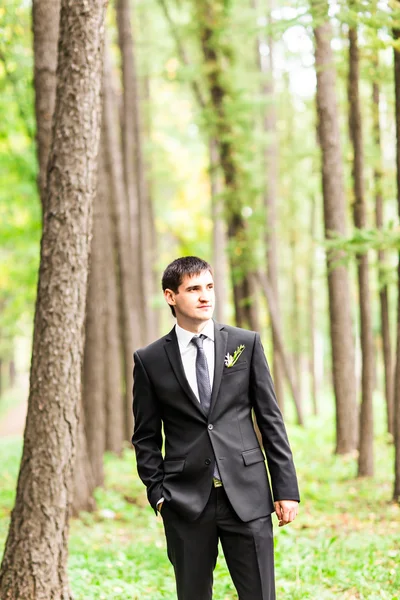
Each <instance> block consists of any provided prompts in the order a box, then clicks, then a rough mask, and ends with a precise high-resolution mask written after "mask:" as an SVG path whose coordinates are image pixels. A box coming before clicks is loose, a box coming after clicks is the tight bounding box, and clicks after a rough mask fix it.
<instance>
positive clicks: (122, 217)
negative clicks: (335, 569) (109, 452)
mask: <svg viewBox="0 0 400 600" xmlns="http://www.w3.org/2000/svg"><path fill="white" fill-rule="evenodd" d="M111 81H112V78H111V65H110V59H109V55H108V52H106V54H105V72H104V100H103V102H104V144H105V149H106V151H105V160H106V170H107V173H108V177H109V181H110V186H111V190H110V191H111V201H112V211H113V221H114V235H115V239H114V244H115V248H116V249H117V256H118V272H119V285H120V302H121V304H120V309H121V319H120V323H121V339H122V345H123V360H124V382H125V400H124V406H125V418H124V422H125V439H127V440H130V439H131V437H132V432H133V417H132V385H133V352H134V351H135V350H136V349H137V348H139V347H140V344H141V342H140V331H139V326H140V325H139V313H138V311H137V305H136V303H135V302H134V300H135V296H136V287H135V281H134V279H133V264H134V263H135V262H136V261H135V260H134V261H132V254H131V249H130V242H129V220H128V218H127V214H126V212H127V211H126V202H125V190H124V184H123V168H122V156H121V151H120V146H119V135H118V131H119V128H118V127H117V122H118V120H117V115H116V114H115V111H114V104H113V94H112V89H111V87H110V83H111ZM135 258H137V256H135Z"/></svg>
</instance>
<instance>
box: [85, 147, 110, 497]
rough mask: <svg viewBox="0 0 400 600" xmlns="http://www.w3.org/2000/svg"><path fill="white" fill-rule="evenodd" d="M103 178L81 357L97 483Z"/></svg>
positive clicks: (101, 439)
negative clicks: (83, 346)
mask: <svg viewBox="0 0 400 600" xmlns="http://www.w3.org/2000/svg"><path fill="white" fill-rule="evenodd" d="M99 154H100V152H99ZM99 164H100V161H99ZM100 168H101V167H100ZM99 170H100V169H99ZM102 178H103V174H101V176H100V178H99V180H98V185H97V196H96V199H95V201H94V209H93V236H92V244H91V253H90V262H89V281H88V292H87V299H86V322H85V329H86V336H85V350H84V357H83V409H84V412H85V432H86V439H87V451H88V456H89V460H90V464H91V467H92V473H93V479H94V483H95V486H96V487H97V486H101V485H103V483H104V468H103V455H104V451H105V446H106V416H105V399H106V392H105V377H104V372H105V367H106V362H105V339H104V338H105V275H104V274H105V271H104V260H103V254H104V231H103V206H104V203H105V202H106V198H105V194H106V190H105V189H104V187H103V185H102V184H103V181H102ZM107 276H108V274H107Z"/></svg>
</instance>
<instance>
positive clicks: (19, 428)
mask: <svg viewBox="0 0 400 600" xmlns="http://www.w3.org/2000/svg"><path fill="white" fill-rule="evenodd" d="M18 390H19V393H20V394H21V397H22V398H23V401H22V402H19V403H18V405H17V406H15V407H13V408H11V409H10V410H9V411H8V413H7V414H6V415H5V416H4V417H3V418H2V419H1V421H0V437H6V436H11V435H23V433H24V428H25V419H26V412H27V409H28V390H29V381H28V377H26V378H24V379H23V380H22V381H21V382H20V385H18Z"/></svg>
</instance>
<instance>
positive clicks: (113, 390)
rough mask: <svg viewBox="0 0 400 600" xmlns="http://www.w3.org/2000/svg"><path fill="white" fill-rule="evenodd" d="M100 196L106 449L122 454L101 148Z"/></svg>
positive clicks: (116, 322) (113, 261)
mask: <svg viewBox="0 0 400 600" xmlns="http://www.w3.org/2000/svg"><path fill="white" fill-rule="evenodd" d="M99 165H100V170H99V189H102V190H103V193H102V194H101V195H100V196H99V200H100V201H101V203H102V215H103V245H104V253H103V272H104V273H107V277H106V278H105V282H104V283H105V292H104V304H105V327H104V336H105V349H104V375H103V378H104V385H105V407H106V408H105V410H106V423H105V425H106V426H105V435H106V449H107V450H110V451H111V452H114V453H115V454H121V451H122V447H123V442H124V439H125V437H126V436H125V430H124V422H125V412H126V411H125V396H124V394H123V390H122V381H123V364H122V356H123V354H122V347H121V346H122V344H121V337H120V318H119V307H120V299H119V294H118V278H117V255H116V251H115V245H114V237H113V225H112V214H111V206H110V198H111V185H110V181H109V173H108V172H107V170H106V160H105V150H104V146H103V145H102V146H101V147H100V160H99Z"/></svg>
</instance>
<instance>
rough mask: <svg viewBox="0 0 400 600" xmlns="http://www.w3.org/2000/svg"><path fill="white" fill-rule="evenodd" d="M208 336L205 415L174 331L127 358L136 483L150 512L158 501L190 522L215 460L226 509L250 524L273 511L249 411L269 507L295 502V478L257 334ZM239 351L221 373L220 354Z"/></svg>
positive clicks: (224, 330)
mask: <svg viewBox="0 0 400 600" xmlns="http://www.w3.org/2000/svg"><path fill="white" fill-rule="evenodd" d="M214 330H215V372H214V382H213V389H212V397H211V407H210V412H209V414H208V416H206V414H205V413H204V412H203V410H202V408H201V405H200V403H199V402H198V400H197V398H196V396H195V394H194V393H193V391H192V389H191V387H190V385H189V383H188V381H187V379H186V377H185V373H184V369H183V364H182V359H181V355H180V351H179V346H178V340H177V337H176V333H175V328H173V329H172V331H170V333H169V334H168V335H166V336H165V337H163V338H161V339H159V340H157V341H156V342H154V343H153V344H150V345H149V346H147V347H146V348H143V349H141V350H138V351H137V352H135V354H134V361H135V367H134V386H133V413H134V419H135V426H134V433H133V437H132V443H133V445H134V447H135V451H136V458H137V469H138V473H139V477H140V478H141V480H142V481H143V483H144V484H145V486H146V487H147V495H148V499H149V502H150V504H151V505H152V507H153V508H154V510H156V503H157V502H158V500H159V499H160V498H161V497H164V498H165V502H166V503H168V504H169V505H170V507H171V508H173V509H174V510H175V511H176V512H178V513H180V514H181V515H182V516H183V517H184V518H186V519H187V520H190V521H193V520H195V519H196V518H197V517H198V516H199V515H200V513H201V512H202V511H203V509H204V507H205V505H206V503H207V500H208V498H209V495H210V491H211V486H212V480H213V469H214V462H215V460H217V462H218V468H219V472H220V474H221V478H222V482H223V485H224V488H225V491H226V493H227V495H228V498H229V500H230V502H231V504H232V506H233V508H234V510H235V511H236V513H237V515H238V516H239V518H240V519H241V520H242V521H250V520H252V519H256V518H258V517H262V516H266V515H268V514H270V513H272V512H273V511H274V505H273V500H272V495H271V489H270V485H269V481H268V475H267V470H266V467H265V457H264V454H263V452H262V450H261V448H260V446H259V443H258V440H257V436H256V434H255V431H254V426H253V420H252V409H254V412H255V415H256V417H257V422H258V425H259V428H260V431H261V435H262V439H263V446H264V450H265V455H266V458H267V462H268V470H269V474H270V479H271V485H272V491H273V496H274V499H275V501H276V500H299V491H298V486H297V479H296V472H295V468H294V464H293V459H292V453H291V450H290V447H289V442H288V439H287V435H286V430H285V426H284V423H283V420H282V415H281V412H280V410H279V408H278V405H277V402H276V397H275V392H274V387H273V383H272V379H271V375H270V372H269V368H268V364H267V361H266V359H265V355H264V351H263V348H262V345H261V341H260V336H259V334H258V333H255V332H253V331H247V330H245V329H239V328H237V327H230V326H227V325H220V324H218V323H214ZM241 344H244V346H245V349H244V352H243V353H242V354H241V356H240V358H239V359H238V361H237V362H236V364H235V365H234V366H232V367H227V366H225V364H224V358H225V355H226V354H227V353H228V352H229V353H230V354H231V355H232V354H233V353H234V351H235V350H236V348H237V347H238V346H240V345H241ZM162 427H163V428H164V438H165V455H164V457H163V436H162Z"/></svg>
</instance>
